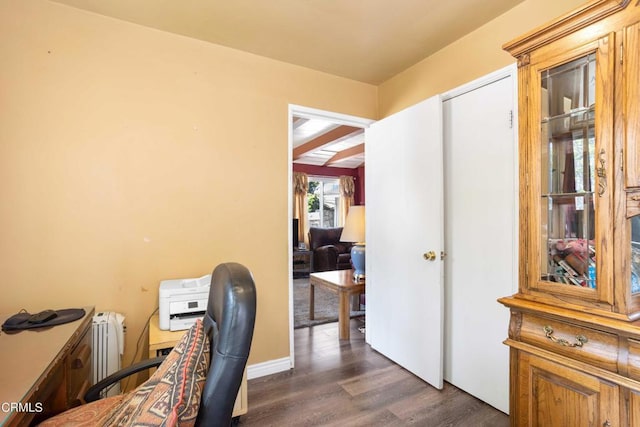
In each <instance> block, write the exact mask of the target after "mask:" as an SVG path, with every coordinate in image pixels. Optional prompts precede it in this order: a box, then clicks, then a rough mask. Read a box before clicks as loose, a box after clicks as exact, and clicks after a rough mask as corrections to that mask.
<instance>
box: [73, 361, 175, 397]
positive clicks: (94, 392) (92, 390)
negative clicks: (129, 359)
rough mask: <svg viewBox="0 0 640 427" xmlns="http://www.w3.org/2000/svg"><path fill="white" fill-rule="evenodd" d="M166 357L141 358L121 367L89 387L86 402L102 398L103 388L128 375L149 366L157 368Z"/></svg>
mask: <svg viewBox="0 0 640 427" xmlns="http://www.w3.org/2000/svg"><path fill="white" fill-rule="evenodd" d="M165 357H166V356H160V357H154V358H153V359H146V360H141V361H140V362H137V363H134V364H132V365H131V366H127V367H126V368H124V369H120V370H119V371H116V372H114V373H113V374H111V375H109V376H107V377H105V378H104V379H102V380H100V381H98V382H97V383H95V384H94V385H92V386H91V387H89V389H88V390H87V392H86V393H85V395H84V400H85V402H93V401H95V400H98V399H100V392H101V391H102V390H104V389H105V388H107V387H109V386H110V385H112V384H115V383H116V382H118V381H120V380H121V379H123V378H126V377H128V376H129V375H133V374H135V373H137V372H140V371H144V370H146V369H149V368H156V367H158V366H160V364H161V363H162V361H163V360H164V359H165Z"/></svg>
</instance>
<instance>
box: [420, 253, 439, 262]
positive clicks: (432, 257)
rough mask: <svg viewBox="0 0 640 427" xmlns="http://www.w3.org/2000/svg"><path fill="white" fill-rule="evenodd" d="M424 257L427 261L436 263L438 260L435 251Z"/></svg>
mask: <svg viewBox="0 0 640 427" xmlns="http://www.w3.org/2000/svg"><path fill="white" fill-rule="evenodd" d="M422 256H423V257H424V259H426V260H427V261H435V259H436V253H435V252H434V251H429V252H427V253H425V254H423V255H422Z"/></svg>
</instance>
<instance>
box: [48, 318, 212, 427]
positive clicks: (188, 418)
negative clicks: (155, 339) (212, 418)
mask: <svg viewBox="0 0 640 427" xmlns="http://www.w3.org/2000/svg"><path fill="white" fill-rule="evenodd" d="M209 347H210V345H209V339H208V338H207V335H206V334H205V332H204V326H203V324H202V321H201V320H198V321H197V322H196V324H194V325H193V326H192V327H191V329H189V330H188V331H187V332H186V333H185V334H184V335H183V336H182V339H181V340H180V341H179V343H178V344H177V345H176V346H175V347H174V348H173V349H172V350H171V352H170V353H169V354H168V355H167V357H166V359H165V360H164V361H163V362H162V364H161V365H160V366H159V367H158V369H157V370H156V372H155V373H154V374H153V375H152V376H151V377H150V378H149V379H148V380H147V381H146V382H144V383H142V384H141V385H140V386H138V388H136V389H135V390H133V391H131V392H129V393H127V394H124V395H118V396H113V397H108V398H106V399H100V400H97V401H95V402H91V403H88V404H86V405H82V406H78V407H77V408H73V409H70V410H68V411H66V412H63V413H62V414H59V415H57V416H55V417H53V418H49V419H47V420H45V421H44V422H43V423H41V424H39V426H46V427H52V426H67V427H69V426H75V427H83V426H87V427H93V426H97V425H105V426H106V425H118V426H134V425H136V426H140V425H163V426H193V425H194V423H195V420H196V417H197V415H198V408H199V406H200V397H201V395H202V388H203V387H204V383H205V381H206V377H207V371H208V369H209Z"/></svg>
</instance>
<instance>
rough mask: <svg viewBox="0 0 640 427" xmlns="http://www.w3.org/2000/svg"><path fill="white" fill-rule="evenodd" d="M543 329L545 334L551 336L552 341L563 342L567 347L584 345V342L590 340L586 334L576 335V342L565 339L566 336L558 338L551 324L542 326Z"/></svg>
mask: <svg viewBox="0 0 640 427" xmlns="http://www.w3.org/2000/svg"><path fill="white" fill-rule="evenodd" d="M542 330H544V335H545V336H546V337H547V338H549V339H550V340H551V341H553V342H555V343H558V344H561V345H563V346H565V347H582V346H583V345H584V343H586V342H587V341H589V340H588V339H587V337H585V336H584V335H576V342H574V343H570V342H569V341H567V340H565V339H564V338H556V337H554V336H553V328H552V327H551V326H545V327H544V328H542Z"/></svg>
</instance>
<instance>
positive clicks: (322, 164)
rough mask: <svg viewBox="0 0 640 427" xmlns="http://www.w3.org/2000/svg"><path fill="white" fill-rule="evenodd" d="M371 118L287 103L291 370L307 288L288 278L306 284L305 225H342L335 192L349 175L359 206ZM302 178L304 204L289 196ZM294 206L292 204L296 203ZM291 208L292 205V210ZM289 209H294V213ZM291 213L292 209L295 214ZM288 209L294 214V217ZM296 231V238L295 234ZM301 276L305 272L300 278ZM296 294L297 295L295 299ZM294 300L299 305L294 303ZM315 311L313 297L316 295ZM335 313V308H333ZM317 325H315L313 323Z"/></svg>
mask: <svg viewBox="0 0 640 427" xmlns="http://www.w3.org/2000/svg"><path fill="white" fill-rule="evenodd" d="M371 123H373V120H370V119H364V118H361V117H355V116H349V115H345V114H340V113H334V112H330V111H324V110H318V109H314V108H309V107H303V106H298V105H289V120H288V129H289V161H288V172H289V175H288V177H289V179H288V182H289V184H288V185H289V187H288V194H289V196H288V201H289V202H288V215H287V216H288V221H287V223H288V224H290V226H289V227H288V230H289V236H288V242H289V245H288V246H289V258H288V259H289V260H290V262H289V329H290V330H289V337H290V338H289V345H290V363H291V367H293V366H294V339H293V336H294V334H293V331H294V328H295V327H296V326H299V325H300V322H298V325H296V309H298V310H297V312H298V319H300V318H301V316H302V315H304V314H305V311H306V317H307V321H309V315H308V305H307V306H306V310H305V307H302V308H301V307H300V304H308V298H309V292H308V288H307V291H306V292H305V291H304V290H303V291H302V292H301V291H300V289H297V288H296V287H295V286H294V284H297V283H294V280H301V279H302V280H305V278H304V277H300V276H306V280H307V282H308V275H309V274H311V273H312V272H313V271H314V266H313V251H312V248H311V247H310V242H309V235H308V231H309V227H319V228H336V227H340V226H342V224H343V221H344V219H343V215H344V213H343V212H345V209H344V205H345V202H344V201H343V195H342V194H341V193H340V188H341V177H351V178H352V180H353V183H354V185H355V194H354V197H353V202H350V203H352V204H356V205H359V204H364V190H365V187H364V185H365V183H364V167H365V144H364V129H365V128H366V127H368V126H369V125H370V124H371ZM300 173H302V174H304V175H305V179H306V183H305V185H306V189H307V193H308V194H307V196H308V197H305V200H304V202H302V203H301V202H300V201H299V200H295V198H294V192H293V188H294V184H293V182H294V175H295V174H300ZM296 204H297V205H296ZM296 206H297V207H296ZM294 207H296V208H295V209H294ZM296 209H297V210H296ZM294 210H296V212H300V213H296V214H294ZM296 233H297V236H295V234H296ZM305 273H306V274H305ZM307 286H308V284H307ZM296 290H297V295H298V297H297V298H296ZM296 301H298V302H299V303H300V304H296ZM315 303H316V308H317V307H318V299H317V297H316V302H315ZM335 311H336V313H337V306H336V308H335ZM316 323H318V322H316Z"/></svg>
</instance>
